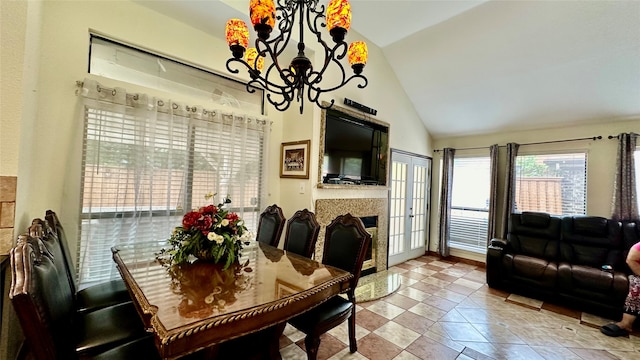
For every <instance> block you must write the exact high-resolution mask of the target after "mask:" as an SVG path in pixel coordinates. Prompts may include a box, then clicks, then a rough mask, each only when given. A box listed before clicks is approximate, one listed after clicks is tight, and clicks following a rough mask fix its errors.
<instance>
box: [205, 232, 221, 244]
mask: <svg viewBox="0 0 640 360" xmlns="http://www.w3.org/2000/svg"><path fill="white" fill-rule="evenodd" d="M207 239H209V241H215V242H216V243H217V244H218V245H220V244H222V243H223V242H224V236H222V235H218V234H216V233H214V232H213V231H212V232H210V233H209V234H208V235H207Z"/></svg>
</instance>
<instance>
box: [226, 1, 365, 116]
mask: <svg viewBox="0 0 640 360" xmlns="http://www.w3.org/2000/svg"><path fill="white" fill-rule="evenodd" d="M297 16H299V17H300V18H299V19H298V18H297ZM351 16H352V15H351V5H350V4H349V1H348V0H330V1H329V4H328V6H327V9H326V16H325V8H324V5H320V4H318V0H278V1H277V6H276V5H275V3H274V1H273V0H251V1H250V3H249V18H250V19H251V24H252V25H253V28H254V30H255V31H256V33H257V35H258V37H257V38H256V39H255V48H251V49H249V48H248V41H249V40H248V38H249V34H248V28H247V25H246V24H245V23H244V22H243V21H241V20H238V19H231V20H229V21H228V22H227V27H226V39H227V43H228V45H229V48H230V50H231V53H232V55H233V57H232V58H230V59H228V60H227V70H228V71H229V72H231V73H233V74H237V73H238V72H239V69H238V68H236V67H232V64H234V63H239V65H240V66H241V67H242V66H243V67H245V68H246V69H247V71H248V73H249V76H250V77H251V80H249V81H248V82H247V84H246V87H247V91H248V92H255V89H256V88H262V89H264V90H265V91H266V92H267V100H268V101H269V102H270V103H271V104H272V105H273V106H274V107H275V108H276V109H277V110H279V111H285V110H287V109H288V108H289V106H290V105H291V102H292V101H293V100H294V99H295V100H297V101H298V102H299V103H300V113H301V114H302V113H303V109H304V97H305V96H304V93H305V88H306V95H307V96H306V97H307V99H308V100H309V101H311V102H314V103H316V105H318V106H319V107H321V108H328V107H331V106H332V105H333V103H334V101H333V100H331V101H330V103H329V105H328V106H324V105H322V104H321V103H320V95H321V94H324V93H327V92H330V91H334V90H337V89H340V88H342V87H343V86H344V85H346V84H347V83H349V82H351V81H352V80H354V79H358V80H359V81H360V84H358V85H357V86H358V88H361V89H362V88H364V87H366V86H367V84H368V81H367V78H366V77H364V76H363V75H362V71H363V69H364V65H365V64H366V62H367V48H366V44H365V43H364V42H361V41H357V42H354V43H352V44H351V45H349V46H347V44H346V42H345V41H344V39H345V36H346V35H347V32H348V31H349V29H350V27H351ZM276 20H278V30H279V33H278V34H277V36H275V37H274V38H273V39H270V37H271V33H272V30H273V29H274V27H275V26H276ZM305 24H306V26H307V28H308V30H309V31H311V32H312V33H313V34H314V35H315V36H316V38H317V42H318V44H319V45H320V46H321V47H322V49H323V50H324V61H323V62H321V65H322V66H320V67H318V69H317V70H315V69H314V66H313V64H312V62H311V60H309V58H308V57H307V56H306V54H305V49H306V45H305V43H304V31H305V29H304V25H305ZM295 25H297V26H298V45H297V50H298V51H297V56H295V57H294V58H293V59H292V60H291V62H290V63H289V65H288V66H286V67H283V66H282V65H281V63H282V59H281V55H282V54H283V53H284V50H285V49H286V47H287V45H288V44H289V40H290V39H291V35H292V33H293V31H294V29H293V28H294V26H295ZM320 27H326V28H327V30H328V32H329V35H330V36H331V38H332V39H333V41H334V43H335V45H334V46H329V45H327V43H326V42H325V41H324V40H323V39H322V34H321V33H322V32H321V31H320V29H319V28H320ZM245 52H246V55H245ZM347 55H348V60H349V63H350V65H351V67H352V69H353V72H354V75H352V76H350V77H347V74H346V73H345V69H344V66H343V65H342V63H341V62H340V61H341V60H343V59H344V58H345V56H347ZM265 62H268V64H265ZM265 66H266V70H264V71H263V69H264V68H265ZM329 69H333V70H331V71H332V72H333V71H337V72H338V75H341V76H340V77H339V82H338V83H336V82H335V81H334V82H333V83H329V84H328V85H327V84H325V85H324V87H322V85H321V83H323V82H327V80H326V79H325V76H324V75H325V72H326V71H328V70H329ZM328 78H330V77H327V79H328ZM332 81H333V80H332Z"/></svg>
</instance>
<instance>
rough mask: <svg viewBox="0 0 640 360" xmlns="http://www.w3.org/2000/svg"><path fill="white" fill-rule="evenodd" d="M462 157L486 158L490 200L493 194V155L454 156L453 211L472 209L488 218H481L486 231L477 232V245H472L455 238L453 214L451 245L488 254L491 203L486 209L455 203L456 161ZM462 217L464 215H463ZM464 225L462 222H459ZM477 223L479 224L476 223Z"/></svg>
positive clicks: (488, 197) (452, 217) (488, 198)
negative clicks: (456, 204)
mask: <svg viewBox="0 0 640 360" xmlns="http://www.w3.org/2000/svg"><path fill="white" fill-rule="evenodd" d="M461 159H483V160H486V162H487V200H488V201H489V200H490V194H491V157H490V155H489V154H487V155H479V154H469V155H462V156H459V155H457V154H456V156H455V157H454V160H453V169H454V170H453V186H452V189H451V198H452V200H451V211H452V212H453V211H454V210H460V211H472V212H474V213H486V220H485V219H481V222H483V224H481V225H482V227H480V228H479V229H480V230H484V231H480V232H478V233H477V234H475V237H476V243H477V244H476V245H475V246H474V245H470V244H465V243H463V242H459V241H457V240H453V233H454V232H455V222H454V216H453V214H452V215H451V218H450V225H449V226H450V229H449V234H450V235H449V236H450V237H449V246H450V247H451V248H452V249H457V250H463V251H469V252H473V253H478V254H486V252H487V246H486V244H487V236H488V229H489V204H488V203H487V206H486V209H485V208H474V207H466V206H462V207H457V206H455V205H454V204H453V197H454V192H455V179H456V170H455V169H456V161H458V160H461ZM461 218H462V217H461ZM464 218H466V219H472V218H473V217H464ZM459 225H462V224H459ZM476 225H477V224H476Z"/></svg>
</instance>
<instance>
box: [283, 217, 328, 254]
mask: <svg viewBox="0 0 640 360" xmlns="http://www.w3.org/2000/svg"><path fill="white" fill-rule="evenodd" d="M318 233H320V224H318V221H317V220H316V215H315V214H314V213H312V212H311V211H309V210H307V209H304V210H298V211H296V213H295V214H293V216H292V217H291V218H290V219H289V220H287V233H286V235H285V238H284V249H285V250H286V251H290V252H293V253H296V254H298V255H302V256H305V257H308V258H311V256H312V255H313V252H314V250H315V248H316V241H317V240H318Z"/></svg>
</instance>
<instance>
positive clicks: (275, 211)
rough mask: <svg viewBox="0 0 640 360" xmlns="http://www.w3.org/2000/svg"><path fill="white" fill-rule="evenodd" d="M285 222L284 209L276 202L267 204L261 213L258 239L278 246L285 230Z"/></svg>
mask: <svg viewBox="0 0 640 360" xmlns="http://www.w3.org/2000/svg"><path fill="white" fill-rule="evenodd" d="M284 223H285V218H284V215H283V214H282V209H281V208H280V207H279V206H278V205H276V204H273V205H270V206H267V208H266V209H264V211H263V212H262V214H260V221H259V223H258V233H257V234H256V240H258V241H259V242H262V243H266V244H269V245H271V246H278V242H280V236H281V235H282V230H284Z"/></svg>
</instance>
